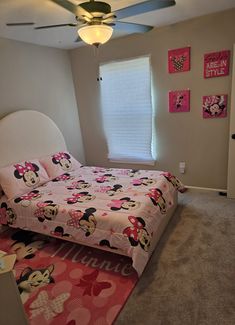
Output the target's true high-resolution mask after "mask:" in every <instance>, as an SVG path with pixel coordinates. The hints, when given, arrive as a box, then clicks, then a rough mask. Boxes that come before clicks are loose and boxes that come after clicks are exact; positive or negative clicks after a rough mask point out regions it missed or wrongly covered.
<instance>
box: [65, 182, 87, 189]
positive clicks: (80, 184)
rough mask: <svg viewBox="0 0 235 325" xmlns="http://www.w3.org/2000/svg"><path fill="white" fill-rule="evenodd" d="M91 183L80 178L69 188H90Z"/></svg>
mask: <svg viewBox="0 0 235 325" xmlns="http://www.w3.org/2000/svg"><path fill="white" fill-rule="evenodd" d="M89 187H91V185H90V184H89V183H87V182H85V181H84V180H80V181H77V182H73V183H72V185H70V186H68V187H67V189H68V190H83V189H85V188H89Z"/></svg>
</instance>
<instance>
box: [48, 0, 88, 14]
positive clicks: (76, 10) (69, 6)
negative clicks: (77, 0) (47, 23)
mask: <svg viewBox="0 0 235 325" xmlns="http://www.w3.org/2000/svg"><path fill="white" fill-rule="evenodd" d="M51 1H53V2H55V3H56V4H58V5H59V6H61V7H63V8H64V9H66V10H68V11H70V12H72V13H73V14H74V15H75V16H76V17H77V16H87V17H89V18H93V16H92V15H91V14H90V13H89V12H88V11H87V10H85V9H83V8H82V7H81V6H79V5H78V6H76V5H74V4H73V3H72V2H69V1H66V0H51Z"/></svg>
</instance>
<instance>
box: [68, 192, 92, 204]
mask: <svg viewBox="0 0 235 325" xmlns="http://www.w3.org/2000/svg"><path fill="white" fill-rule="evenodd" d="M72 196H73V197H69V198H67V199H66V200H65V201H66V202H67V204H75V203H84V202H88V201H92V200H94V199H95V195H92V194H89V192H80V193H73V194H72Z"/></svg>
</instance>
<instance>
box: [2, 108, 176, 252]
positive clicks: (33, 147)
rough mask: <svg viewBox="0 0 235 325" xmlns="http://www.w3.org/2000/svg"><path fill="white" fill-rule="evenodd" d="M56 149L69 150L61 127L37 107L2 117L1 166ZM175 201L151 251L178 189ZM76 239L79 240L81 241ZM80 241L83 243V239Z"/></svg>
mask: <svg viewBox="0 0 235 325" xmlns="http://www.w3.org/2000/svg"><path fill="white" fill-rule="evenodd" d="M57 151H67V147H66V143H65V140H64V137H63V135H62V133H61V131H60V130H59V128H58V127H57V125H56V124H55V123H54V122H53V121H52V120H51V119H50V118H49V117H48V116H46V115H44V114H42V113H40V112H37V111H32V110H22V111H17V112H15V113H11V114H9V115H7V116H6V117H4V118H3V119H1V120H0V153H1V154H0V168H1V167H5V166H7V165H10V164H12V163H16V162H20V161H22V160H25V159H33V158H40V157H43V156H46V155H49V154H52V153H54V152H57ZM174 201H175V204H174V205H172V207H171V208H170V209H169V211H168V212H167V214H166V215H165V216H164V220H163V221H162V223H161V225H160V226H159V228H158V233H157V234H156V235H155V237H154V239H153V240H152V243H151V247H150V251H149V253H150V254H151V253H152V252H153V250H154V248H155V247H156V245H157V242H158V241H159V239H160V237H161V235H162V233H163V231H164V229H165V228H166V225H167V224H168V222H169V220H170V218H171V217H172V215H173V213H174V211H175V208H176V206H177V192H176V193H175V198H174ZM69 241H71V240H69ZM76 243H77V244H79V242H76ZM80 244H81V245H84V243H80ZM87 246H91V247H95V248H99V249H101V250H105V251H109V252H112V253H115V254H121V255H126V254H125V253H124V252H123V251H121V250H115V251H114V250H111V249H109V248H108V247H101V246H99V247H98V246H92V245H87Z"/></svg>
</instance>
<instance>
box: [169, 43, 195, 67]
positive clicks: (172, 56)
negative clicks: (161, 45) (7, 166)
mask: <svg viewBox="0 0 235 325" xmlns="http://www.w3.org/2000/svg"><path fill="white" fill-rule="evenodd" d="M189 70H190V47H183V48H180V49H175V50H169V51H168V72H169V73H175V72H184V71H189Z"/></svg>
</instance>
